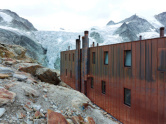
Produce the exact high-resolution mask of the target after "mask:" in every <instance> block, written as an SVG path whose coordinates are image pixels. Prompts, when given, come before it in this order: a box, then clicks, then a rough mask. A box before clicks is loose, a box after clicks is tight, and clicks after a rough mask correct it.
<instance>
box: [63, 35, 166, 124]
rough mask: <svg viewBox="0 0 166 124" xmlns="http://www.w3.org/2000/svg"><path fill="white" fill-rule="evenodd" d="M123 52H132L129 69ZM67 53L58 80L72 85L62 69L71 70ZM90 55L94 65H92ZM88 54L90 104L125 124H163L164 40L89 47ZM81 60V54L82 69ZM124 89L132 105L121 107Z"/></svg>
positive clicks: (165, 95) (165, 96)
mask: <svg viewBox="0 0 166 124" xmlns="http://www.w3.org/2000/svg"><path fill="white" fill-rule="evenodd" d="M125 50H131V52H132V55H131V56H132V59H131V60H132V61H131V67H125V66H124V59H125V58H124V51H125ZM80 51H81V50H80ZM105 51H108V65H105V64H104V52H105ZM70 52H71V51H66V52H62V53H61V64H62V66H61V69H62V70H61V73H62V74H61V79H62V80H63V81H64V82H66V83H67V84H69V85H70V86H71V84H72V83H74V82H72V83H71V82H69V81H68V80H69V79H70V77H68V76H67V77H66V76H65V69H66V68H70V66H68V64H69V63H68V62H67V61H65V53H66V54H69V53H70ZM93 52H95V64H94V63H92V61H93V60H92V53H93ZM83 53H84V52H83V50H82V54H83ZM80 55H81V52H80ZM89 55H90V57H89V73H88V77H87V96H88V97H89V98H90V99H91V100H92V102H94V103H95V104H97V105H98V106H100V107H101V108H102V109H104V110H106V111H107V112H108V113H110V114H111V115H113V116H114V117H115V118H117V119H118V120H120V121H121V122H123V123H124V124H165V123H166V38H165V37H161V38H155V39H148V40H141V41H133V42H127V43H120V44H113V45H106V46H98V47H91V48H89ZM83 60H84V58H83V55H82V62H81V67H82V66H83V65H84V64H85V63H83ZM70 64H71V63H70ZM81 69H84V68H81ZM81 75H83V71H81ZM91 77H93V80H94V86H93V88H91ZM82 78H84V76H82ZM101 81H105V82H106V93H105V94H103V93H102V83H101ZM124 88H127V89H130V90H131V106H127V105H125V104H124Z"/></svg>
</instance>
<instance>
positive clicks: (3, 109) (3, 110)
mask: <svg viewBox="0 0 166 124" xmlns="http://www.w3.org/2000/svg"><path fill="white" fill-rule="evenodd" d="M5 112H6V109H5V108H0V117H2V115H3V114H4V113H5Z"/></svg>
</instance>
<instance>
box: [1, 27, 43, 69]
mask: <svg viewBox="0 0 166 124" xmlns="http://www.w3.org/2000/svg"><path fill="white" fill-rule="evenodd" d="M0 42H1V43H4V44H10V45H14V44H16V45H20V46H22V47H24V48H26V49H27V53H26V54H27V55H28V56H29V57H31V58H33V59H35V60H37V61H38V62H40V63H41V64H42V65H44V66H46V56H45V54H46V50H45V49H44V48H43V47H42V46H41V45H40V44H39V43H37V42H35V41H33V40H32V39H30V38H29V37H27V36H24V35H22V34H19V33H16V32H12V31H9V30H6V29H0ZM15 51H16V52H17V53H18V54H19V49H17V48H15Z"/></svg>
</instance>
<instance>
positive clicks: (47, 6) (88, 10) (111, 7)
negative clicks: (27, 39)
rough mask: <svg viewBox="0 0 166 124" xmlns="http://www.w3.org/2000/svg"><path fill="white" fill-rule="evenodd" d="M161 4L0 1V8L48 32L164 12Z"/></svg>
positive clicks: (140, 0)
mask: <svg viewBox="0 0 166 124" xmlns="http://www.w3.org/2000/svg"><path fill="white" fill-rule="evenodd" d="M165 5H166V0H136V1H135V0H26V1H25V0H0V9H10V10H11V11H14V12H16V13H17V14H18V15H19V16H21V17H23V18H26V19H28V20H29V21H30V22H31V23H32V24H33V25H34V26H35V27H36V28H37V29H38V30H48V31H53V30H57V29H59V28H64V29H71V30H85V29H88V28H90V27H92V26H99V27H101V26H105V25H106V24H107V23H108V22H109V21H110V20H113V21H114V22H118V21H121V20H123V19H125V18H127V17H130V16H132V15H134V14H137V15H141V16H143V17H147V18H148V17H151V16H153V15H156V14H159V13H161V12H164V11H165V12H166V9H165Z"/></svg>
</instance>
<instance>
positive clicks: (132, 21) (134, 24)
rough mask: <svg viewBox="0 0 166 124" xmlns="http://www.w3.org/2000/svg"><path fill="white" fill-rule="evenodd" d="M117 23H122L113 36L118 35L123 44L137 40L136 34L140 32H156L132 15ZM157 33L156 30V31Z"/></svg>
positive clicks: (149, 25) (146, 22) (143, 20)
mask: <svg viewBox="0 0 166 124" xmlns="http://www.w3.org/2000/svg"><path fill="white" fill-rule="evenodd" d="M119 23H123V24H122V25H121V26H120V27H119V28H118V29H117V30H116V31H115V32H114V34H119V36H121V37H122V39H123V42H129V41H136V40H138V36H137V34H139V33H142V32H148V31H151V30H156V29H155V27H154V26H152V25H151V24H150V23H149V22H148V21H147V20H145V19H143V18H140V17H138V16H137V15H133V16H131V17H129V18H127V19H125V20H123V21H121V22H119ZM156 31H157V30H156Z"/></svg>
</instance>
